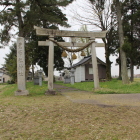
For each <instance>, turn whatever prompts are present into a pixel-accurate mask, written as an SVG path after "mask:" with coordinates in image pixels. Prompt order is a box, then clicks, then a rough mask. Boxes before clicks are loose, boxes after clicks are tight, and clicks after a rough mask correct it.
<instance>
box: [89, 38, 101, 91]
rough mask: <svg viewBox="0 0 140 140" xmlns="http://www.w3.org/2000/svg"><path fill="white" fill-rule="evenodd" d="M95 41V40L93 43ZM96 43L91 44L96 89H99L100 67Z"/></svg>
mask: <svg viewBox="0 0 140 140" xmlns="http://www.w3.org/2000/svg"><path fill="white" fill-rule="evenodd" d="M93 40H95V39H94V38H93V39H91V41H93ZM95 44H96V43H95V42H93V43H92V44H91V52H92V55H91V57H92V67H93V75H94V89H99V88H100V86H99V76H98V65H97V57H96V50H95Z"/></svg>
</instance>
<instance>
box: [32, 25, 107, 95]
mask: <svg viewBox="0 0 140 140" xmlns="http://www.w3.org/2000/svg"><path fill="white" fill-rule="evenodd" d="M34 29H35V30H36V35H38V36H49V40H47V41H39V42H38V45H39V46H49V62H48V63H49V64H48V91H47V92H48V93H52V94H53V93H55V91H54V89H53V65H54V43H55V44H57V45H58V46H60V47H62V46H63V47H70V46H73V45H74V47H84V46H86V47H88V46H89V45H91V48H92V65H93V74H94V89H99V88H100V86H99V76H98V67H97V58H96V50H95V47H104V44H103V43H96V42H95V38H105V36H106V32H107V31H102V32H87V31H64V30H54V29H45V28H40V27H37V26H34ZM56 36H59V37H78V38H81V37H82V38H89V39H90V42H89V43H87V44H86V43H70V42H57V41H54V37H56Z"/></svg>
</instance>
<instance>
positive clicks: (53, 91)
mask: <svg viewBox="0 0 140 140" xmlns="http://www.w3.org/2000/svg"><path fill="white" fill-rule="evenodd" d="M45 95H56V91H55V90H47V91H46V93H45Z"/></svg>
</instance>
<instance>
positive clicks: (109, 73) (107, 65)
mask: <svg viewBox="0 0 140 140" xmlns="http://www.w3.org/2000/svg"><path fill="white" fill-rule="evenodd" d="M105 54H106V55H105V57H106V79H107V80H111V79H112V77H111V62H110V59H109V56H110V54H109V52H108V49H106V53H105Z"/></svg>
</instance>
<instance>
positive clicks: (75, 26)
mask: <svg viewBox="0 0 140 140" xmlns="http://www.w3.org/2000/svg"><path fill="white" fill-rule="evenodd" d="M82 2H83V0H77V1H76V2H74V3H73V4H70V5H69V6H68V7H67V8H65V9H63V11H64V13H65V14H66V15H67V18H68V23H69V24H70V25H71V28H69V29H66V28H62V27H61V28H60V29H61V30H74V31H78V30H79V29H80V27H81V24H80V23H77V22H76V21H74V19H73V16H75V15H74V14H73V12H72V11H73V9H77V11H78V10H79V9H78V7H77V6H78V5H81V4H82ZM84 2H85V1H84ZM84 4H85V3H84ZM80 12H81V11H80ZM88 30H89V31H95V30H96V31H97V30H98V29H97V28H95V27H94V28H93V27H92V26H88ZM97 42H100V41H98V40H97ZM8 53H9V47H8V46H5V48H1V49H0V67H2V64H4V57H5V55H6V54H8ZM96 54H97V57H98V58H99V59H101V60H102V61H104V62H105V49H104V48H96ZM115 59H116V57H115V56H110V60H111V61H112V62H113V63H112V67H111V72H112V75H113V76H114V75H118V73H119V68H118V66H115ZM134 71H135V74H140V70H136V68H134Z"/></svg>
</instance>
